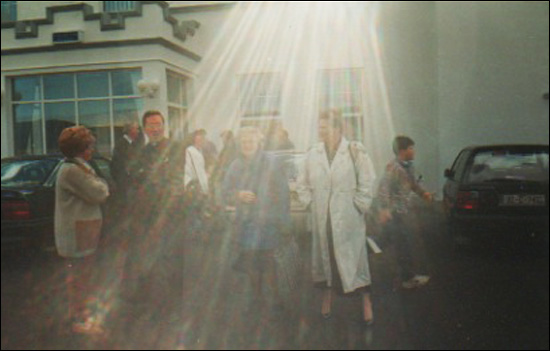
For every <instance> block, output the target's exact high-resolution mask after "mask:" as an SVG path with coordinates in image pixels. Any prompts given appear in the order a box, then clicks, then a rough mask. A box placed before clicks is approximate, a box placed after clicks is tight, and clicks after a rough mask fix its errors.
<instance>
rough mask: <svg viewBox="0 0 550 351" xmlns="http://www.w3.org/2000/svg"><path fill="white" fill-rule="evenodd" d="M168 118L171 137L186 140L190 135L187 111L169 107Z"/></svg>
mask: <svg viewBox="0 0 550 351" xmlns="http://www.w3.org/2000/svg"><path fill="white" fill-rule="evenodd" d="M168 118H169V119H168V120H169V125H170V126H169V128H170V138H172V139H175V140H184V139H185V138H186V137H187V136H188V135H189V121H188V120H187V111H186V110H185V109H180V108H173V107H170V108H168Z"/></svg>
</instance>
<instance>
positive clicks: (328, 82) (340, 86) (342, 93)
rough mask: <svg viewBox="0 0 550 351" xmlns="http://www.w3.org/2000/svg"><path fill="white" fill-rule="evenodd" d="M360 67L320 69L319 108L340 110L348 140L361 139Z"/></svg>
mask: <svg viewBox="0 0 550 351" xmlns="http://www.w3.org/2000/svg"><path fill="white" fill-rule="evenodd" d="M362 86H363V85H362V70H361V69H335V70H324V71H321V78H320V89H319V108H320V110H321V111H324V110H329V109H337V110H340V111H341V112H342V116H343V117H344V122H345V135H346V138H348V139H349V140H362V139H363V99H362V96H363V89H362Z"/></svg>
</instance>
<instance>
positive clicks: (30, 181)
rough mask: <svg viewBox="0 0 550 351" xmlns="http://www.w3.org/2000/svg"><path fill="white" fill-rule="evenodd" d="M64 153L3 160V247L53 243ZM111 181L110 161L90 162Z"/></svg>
mask: <svg viewBox="0 0 550 351" xmlns="http://www.w3.org/2000/svg"><path fill="white" fill-rule="evenodd" d="M62 162H63V156H60V155H51V156H25V157H17V158H7V159H3V160H2V248H5V247H9V246H12V244H18V243H29V244H37V245H41V246H47V245H53V243H54V239H53V238H54V235H53V228H54V211H55V182H56V179H57V172H58V170H59V168H60V166H61V164H62ZM90 163H91V165H92V167H93V168H94V169H95V170H96V172H97V173H98V175H100V176H101V177H103V178H105V179H107V180H108V181H110V173H109V160H108V159H106V158H102V157H99V156H96V157H94V159H93V160H92V161H91V162H90Z"/></svg>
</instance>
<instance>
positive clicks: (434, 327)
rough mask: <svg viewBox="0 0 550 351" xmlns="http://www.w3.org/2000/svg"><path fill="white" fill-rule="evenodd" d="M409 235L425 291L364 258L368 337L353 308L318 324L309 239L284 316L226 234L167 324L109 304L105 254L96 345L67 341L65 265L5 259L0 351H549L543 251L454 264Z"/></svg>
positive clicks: (504, 248)
mask: <svg viewBox="0 0 550 351" xmlns="http://www.w3.org/2000/svg"><path fill="white" fill-rule="evenodd" d="M414 226H415V227H416V228H417V231H418V233H419V234H418V237H417V243H416V249H415V252H416V254H417V256H418V257H421V258H422V260H421V261H422V262H421V266H422V267H423V270H424V271H425V272H427V273H430V275H431V276H432V280H431V281H430V283H429V285H427V286H426V287H424V288H422V289H419V290H414V291H404V290H402V289H398V288H397V283H396V280H395V279H394V277H395V276H396V268H395V265H394V263H393V259H392V255H391V250H387V251H385V252H384V253H382V254H380V255H376V256H372V257H371V258H372V262H371V265H372V271H373V275H374V281H375V283H374V293H373V295H374V296H373V300H374V304H375V308H374V313H375V325H374V326H373V327H372V328H370V329H368V330H365V329H364V328H363V327H362V326H361V325H360V324H358V323H357V321H358V320H359V319H360V300H359V298H358V297H338V298H337V299H336V301H335V305H334V308H333V310H334V314H333V317H332V318H331V319H330V320H323V319H322V318H321V317H320V313H319V307H320V296H319V291H317V290H316V289H314V288H313V287H312V286H311V284H310V282H309V267H308V263H309V256H310V254H309V250H308V246H309V245H308V240H307V239H305V238H306V237H305V238H304V240H301V241H300V245H301V248H302V251H301V253H302V256H303V258H304V262H305V264H304V267H303V272H302V276H303V284H302V285H301V286H300V287H299V288H298V289H297V290H296V291H295V292H294V293H293V294H291V295H287V299H286V304H285V308H284V309H281V308H280V306H278V305H276V304H270V303H269V302H266V303H264V304H263V305H259V306H258V305H257V304H254V303H252V302H251V301H250V287H249V286H248V285H247V282H246V279H245V277H243V276H241V274H239V273H236V272H235V271H234V270H233V269H232V267H231V266H232V262H233V261H234V259H235V257H236V254H237V251H236V250H235V247H234V246H233V244H232V240H231V237H230V235H229V234H227V233H222V232H220V233H217V234H216V235H215V236H214V238H213V240H212V241H211V242H210V243H208V244H200V243H189V244H188V245H187V254H186V268H185V278H186V289H185V294H184V299H183V302H182V304H181V305H180V306H181V307H174V309H173V310H172V311H170V312H159V311H155V310H153V309H152V308H151V304H150V303H148V302H146V301H147V300H145V299H142V300H139V301H136V302H135V303H134V304H133V305H132V306H131V308H126V309H125V308H124V307H123V304H121V303H120V299H119V298H118V296H119V294H118V292H119V280H118V277H119V271H120V270H119V268H118V267H120V265H121V262H122V259H123V252H120V250H113V249H111V250H106V251H104V252H103V253H102V255H101V265H102V271H104V272H107V274H105V279H104V281H105V283H104V284H105V287H104V289H103V291H104V294H103V296H102V299H103V300H102V307H103V308H104V311H105V312H106V314H107V316H108V318H107V319H108V325H109V332H110V334H109V336H108V337H107V338H104V339H101V340H100V339H95V340H94V339H86V338H80V337H75V336H72V335H70V334H69V333H67V331H66V327H65V326H64V325H63V323H62V322H61V321H62V320H63V316H64V315H65V312H66V297H65V296H66V294H65V291H64V285H63V275H62V273H61V272H62V269H61V267H62V265H61V263H62V262H61V260H59V259H58V258H56V256H55V254H54V253H53V252H42V253H39V254H33V255H28V254H27V255H23V254H22V253H21V252H20V251H11V252H2V275H1V279H2V281H1V283H2V285H1V287H2V288H1V289H2V326H1V329H2V349H174V348H181V349H183V348H186V349H326V350H333V349H337V350H338V349H510V350H512V349H524V350H527V349H548V348H549V337H548V335H549V332H548V331H549V330H550V326H549V310H550V308H549V285H550V283H549V262H548V255H547V252H548V248H547V247H546V248H542V249H541V248H540V247H537V246H533V245H525V244H524V243H523V242H520V243H519V244H518V243H517V242H510V243H504V240H500V241H499V242H498V243H490V244H485V245H479V246H476V247H474V248H473V249H470V250H467V251H466V252H462V253H456V252H454V251H453V249H452V246H451V245H450V243H449V241H448V240H447V237H446V236H445V230H444V226H443V225H442V223H441V220H440V217H439V216H438V215H437V213H436V212H433V213H432V212H428V213H427V214H426V215H423V216H422V217H421V220H419V221H418V223H416V224H414ZM301 235H302V236H303V235H304V233H301ZM541 252H542V254H541ZM143 294H144V295H146V292H143ZM173 299H174V300H179V299H178V297H176V296H174V297H173ZM268 300H269V299H268ZM174 306H178V304H174ZM122 311H125V312H122ZM123 316H124V317H123Z"/></svg>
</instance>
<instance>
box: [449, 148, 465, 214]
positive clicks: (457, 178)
mask: <svg viewBox="0 0 550 351" xmlns="http://www.w3.org/2000/svg"><path fill="white" fill-rule="evenodd" d="M471 153H472V152H471V150H468V149H466V150H462V151H461V152H460V154H459V155H458V156H457V158H456V159H455V161H454V163H453V166H452V168H451V172H450V174H449V176H448V177H447V181H446V182H445V186H444V188H443V207H444V209H445V213H446V215H447V216H450V215H451V211H452V209H453V207H454V204H455V203H456V196H457V193H458V190H459V188H460V185H461V182H462V179H463V178H464V172H465V171H466V166H467V165H468V161H469V159H470V155H471Z"/></svg>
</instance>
